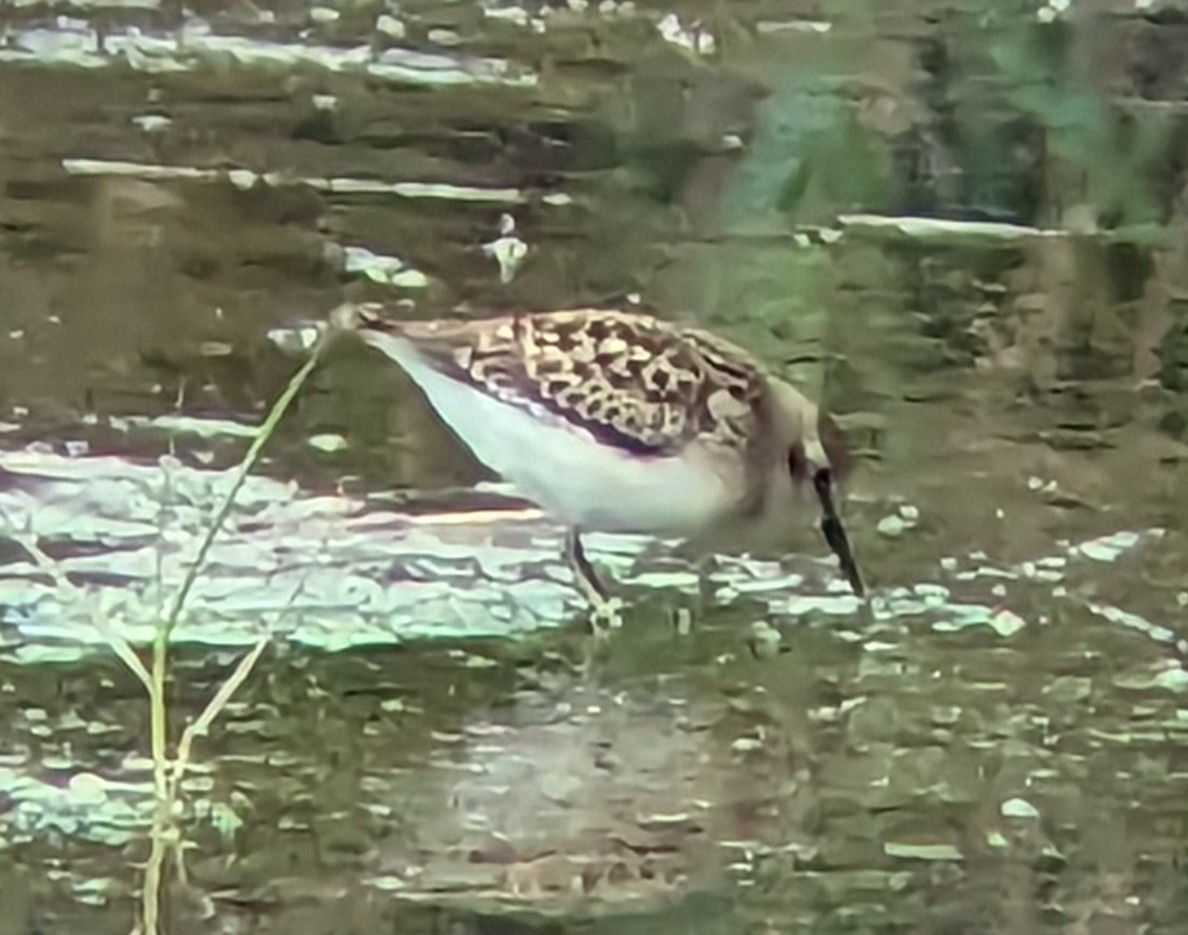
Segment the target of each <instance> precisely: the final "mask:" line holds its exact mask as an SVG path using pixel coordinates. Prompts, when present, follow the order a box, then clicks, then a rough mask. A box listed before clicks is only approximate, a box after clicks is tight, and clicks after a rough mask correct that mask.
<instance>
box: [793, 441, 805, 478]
mask: <svg viewBox="0 0 1188 935" xmlns="http://www.w3.org/2000/svg"><path fill="white" fill-rule="evenodd" d="M788 473H789V474H791V475H792V479H793V480H798V481H799V480H804V479H805V477H806V476H807V475H808V460H807V459H806V458H805V456H804V446H803V445H799V444H798V445H793V446H792V447H791V448H789V449H788Z"/></svg>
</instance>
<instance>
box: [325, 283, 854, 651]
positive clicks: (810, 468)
mask: <svg viewBox="0 0 1188 935" xmlns="http://www.w3.org/2000/svg"><path fill="white" fill-rule="evenodd" d="M330 321H331V326H332V327H333V328H335V329H337V330H339V331H351V332H355V333H356V334H358V335H359V336H361V337H362V339H363V340H364V341H365V342H366V343H367V344H369V345H370V346H371V347H373V348H375V349H376V350H378V351H380V352H381V353H383V354H384V355H385V356H386V357H388V358H390V359H391V360H393V361H395V362H396V363H397V364H399V365H400V366H401V367H402V368H403V369H404V371H405V372H406V373H407V374H408V376H409V377H410V378H411V379H412V381H413V382H414V383H415V384H416V385H417V386H418V387H419V388H420V389H421V391H422V392H423V393H424V395H425V396H426V398H427V399H428V401H429V403H430V405H431V406H432V407H433V409H434V410H436V412H437V414H438V416H439V417H440V418H441V419H442V421H444V422H445V423H446V425H448V426H449V427H450V429H452V430H453V432H454V434H456V435H457V436H458V438H459V439H460V440H461V441H462V442H463V443H464V444H465V445H466V446H467V447H468V448H469V449H470V450H471V451H472V452H473V453H474V455H475V456H476V457H477V458H478V460H479V461H481V462H482V463H483V464H485V465H486V466H487V467H489V468H490V469H491V470H492V471H494V472H495V473H496V474H499V475H500V476H502V477H503V478H504V479H505V480H507V481H510V482H511V483H512V484H513V485H514V486H515V487H516V488H517V489H518V490H519V491H520V492H521V493H522V494H523V495H524V496H526V497H527V498H528V499H530V500H532V501H534V502H535V503H537V504H538V505H539V506H540V507H541V508H542V509H543V510H544V511H545V512H547V513H549V514H551V515H552V516H553V517H554V518H555V519H557V520H558V521H560V522H561V523H563V524H564V525H565V528H566V530H567V533H566V554H567V558H568V561H569V563H570V565H571V567H572V568H573V571H574V574H575V577H576V579H577V583H578V585H579V586H580V588H581V590H582V591H583V592H584V594H585V595H586V597H587V598H588V599H589V601H590V604H591V606H592V615H591V617H592V623H593V625H594V628H595V629H596V630H599V629H602V627H603V625H605V624H610V625H612V626H613V625H616V624H617V622H618V620H619V609H620V607H621V603H622V602H621V601H620V600H619V599H618V598H615V597H612V596H611V593H610V591H609V590H608V589H607V587H606V585H605V584H604V583H603V582H602V580H601V579H600V577H599V576H598V574H597V572H596V571H595V569H594V567H593V565H592V564H591V563H590V560H589V558H588V557H587V556H586V552H585V550H584V549H583V547H582V538H581V537H582V535H583V533H588V532H595V531H598V532H612V533H614V532H617V533H645V534H651V535H656V536H663V537H671V538H676V539H682V540H685V541H686V542H687V543H688V544H689V545H690V546H692V548H693V549H694V551H697V552H700V553H702V554H705V553H708V552H723V551H734V552H744V551H752V550H759V549H772V548H777V549H778V548H781V546H784V545H786V543H787V542H788V540H789V539H790V538H791V537H792V536H793V535H794V534H795V531H796V528H797V527H798V526H800V525H803V524H804V523H805V514H806V509H805V504H804V500H805V499H807V497H806V490H811V491H812V492H813V493H814V494H815V496H816V500H817V503H818V505H819V507H820V514H821V523H820V528H821V531H822V533H823V535H824V538H825V540H826V542H827V543H828V544H829V546H830V548H831V549H832V550H833V552H834V554H835V555H836V556H837V558H838V562H839V565H840V569H841V571H842V573H843V574H844V575H845V577H846V579H847V580H848V581H849V584H850V587H851V589H852V590H853V591H854V593H855V594H857V595H858V596H862V595H863V591H864V589H863V583H862V577H861V575H860V573H859V571H858V566H857V564H856V562H855V560H854V557H853V554H852V553H851V550H850V545H849V542H848V540H847V538H846V533H845V530H844V529H843V527H842V524H841V520H840V519H839V517H838V514H837V510H836V507H835V504H834V485H835V481H836V480H837V479H838V478H839V477H840V476H841V475H843V474H844V473H845V471H846V470H847V468H848V461H849V459H848V457H847V449H846V444H845V440H844V438H843V436H842V433H841V431H840V430H839V429H838V428H837V425H836V424H835V423H834V422H833V420H832V419H830V418H829V416H828V415H827V414H826V413H824V412H823V411H821V410H820V409H819V408H818V407H817V406H816V405H815V404H814V403H813V402H811V401H810V400H809V399H808V398H807V397H805V396H804V395H803V394H802V393H800V391H799V390H797V389H796V388H795V387H793V386H791V385H790V384H788V383H786V382H784V381H783V380H780V379H778V378H777V377H775V376H774V375H772V374H771V373H770V372H769V371H768V370H767V369H766V368H765V367H764V366H763V365H762V364H760V363H759V361H757V360H756V359H755V358H754V357H752V356H751V355H750V354H748V353H747V352H746V351H744V350H742V349H741V348H739V347H737V346H735V345H734V344H731V343H730V342H728V341H726V340H724V339H722V338H720V337H717V336H715V335H713V334H711V333H709V332H707V331H702V330H698V329H694V328H686V327H681V326H678V325H675V324H670V323H667V322H664V321H661V320H659V319H657V318H654V317H651V316H649V315H643V314H636V313H633V312H624V311H615V310H609V309H594V308H590V309H570V310H565V311H554V312H535V313H524V314H513V315H503V316H500V317H494V318H484V319H465V320H460V319H442V320H435V321H396V320H393V319H392V318H390V317H386V316H385V314H384V307H383V306H382V305H380V304H378V303H368V304H347V305H342V306H339V307H338V308H337V309H335V310H334V311H333V312H332V313H331V315H330ZM815 513H816V510H815V509H814V510H813V511H812V512H811V513H810V516H811V515H814V514H815Z"/></svg>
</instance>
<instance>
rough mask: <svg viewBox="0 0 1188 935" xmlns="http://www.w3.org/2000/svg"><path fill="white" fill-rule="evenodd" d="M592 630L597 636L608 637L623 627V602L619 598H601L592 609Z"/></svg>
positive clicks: (594, 603)
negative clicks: (613, 631)
mask: <svg viewBox="0 0 1188 935" xmlns="http://www.w3.org/2000/svg"><path fill="white" fill-rule="evenodd" d="M589 619H590V629H591V630H592V631H593V632H594V635H595V636H608V635H609V634H610V632H611V631H612V630H618V629H619V628H621V627H622V626H623V600H622V598H618V597H599V598H598V599H597V600H595V601H594V602H593V606H592V607H591V609H590V618H589Z"/></svg>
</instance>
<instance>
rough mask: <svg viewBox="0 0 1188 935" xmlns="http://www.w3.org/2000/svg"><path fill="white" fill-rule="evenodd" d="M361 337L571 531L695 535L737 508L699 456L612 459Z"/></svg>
mask: <svg viewBox="0 0 1188 935" xmlns="http://www.w3.org/2000/svg"><path fill="white" fill-rule="evenodd" d="M364 336H365V338H366V340H367V342H368V343H369V344H371V345H372V346H373V347H376V348H377V349H378V350H380V351H382V352H383V353H384V354H385V355H387V356H388V357H390V358H392V359H393V360H395V361H397V362H398V363H399V364H400V365H401V366H402V367H403V368H404V370H405V371H406V372H407V373H408V375H409V376H410V377H411V378H412V380H413V381H414V382H415V383H416V384H417V385H418V386H419V387H420V388H421V390H422V391H423V392H424V394H425V396H426V397H427V398H428V400H429V402H430V404H431V405H432V406H433V408H434V410H436V412H437V414H438V415H439V416H440V417H441V419H442V421H443V422H445V423H446V424H447V425H448V426H449V427H450V428H451V429H453V431H454V433H455V434H456V435H457V436H458V437H459V438H460V439H461V440H462V441H463V442H464V443H465V444H466V446H467V447H468V448H469V449H470V450H471V451H472V452H474V455H475V457H477V458H478V459H479V460H480V461H482V462H483V464H485V465H487V467H489V468H490V469H491V470H493V471H495V472H496V473H498V474H500V475H501V476H502V477H504V478H505V479H507V480H508V481H510V482H511V483H512V484H514V485H515V486H516V487H517V488H518V489H519V490H520V491H521V492H522V493H523V494H524V496H526V497H528V498H529V499H531V500H533V501H535V502H536V503H538V504H540V506H541V507H543V508H544V509H546V510H548V511H549V512H550V513H552V514H553V515H554V516H555V517H556V518H557V519H559V520H560V521H561V522H564V523H565V524H567V525H569V526H575V527H579V528H581V529H583V530H588V531H600V532H645V533H652V534H656V535H667V536H676V537H686V536H696V535H697V534H698V533H700V532H703V531H705V530H707V529H709V528H712V527H713V526H714V525H716V524H717V523H718V522H719V521H720V520H721V519H722V518H723V517H724V516H726V515H728V514H729V513H730V512H731V509H732V507H733V506H734V504H735V503H737V501H738V498H739V495H740V493H741V491H739V490H736V489H732V486H731V485H730V484H728V483H727V482H726V480H725V479H724V478H723V477H722V476H721V474H720V473H719V472H718V471H717V470H715V468H714V466H713V464H712V462H711V460H710V459H709V458H707V457H698V456H696V455H692V456H687V457H661V458H640V457H638V456H632V455H629V454H626V453H623V452H620V451H618V450H617V449H613V448H609V447H607V446H606V445H601V444H598V443H597V442H596V441H595V440H594V439H593V437H592V436H591V435H590V434H589V433H587V432H585V431H583V430H581V429H578V428H574V427H573V426H571V425H570V424H569V423H567V422H565V421H564V420H562V419H561V418H559V417H557V416H554V415H552V414H550V413H547V412H541V413H539V414H535V413H529V412H527V411H526V410H524V409H521V408H520V407H518V406H513V405H511V404H510V403H505V402H501V401H500V400H497V399H495V398H493V397H491V396H488V395H487V394H485V393H481V392H478V391H476V390H475V389H473V388H471V387H469V386H467V385H465V384H463V383H461V382H459V381H457V380H453V379H451V378H449V377H447V376H444V375H443V374H441V373H440V372H438V371H437V370H435V369H433V368H432V367H430V366H429V365H427V364H426V363H424V362H423V361H422V360H421V359H420V357H419V356H418V355H417V353H416V351H415V349H414V348H413V347H412V346H411V345H410V344H409V343H408V342H407V341H405V340H402V339H400V338H395V337H391V336H388V335H381V334H376V333H374V332H369V333H365V335H364Z"/></svg>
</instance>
